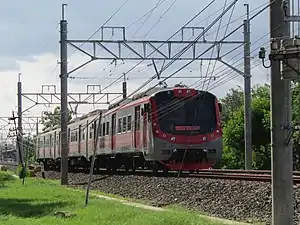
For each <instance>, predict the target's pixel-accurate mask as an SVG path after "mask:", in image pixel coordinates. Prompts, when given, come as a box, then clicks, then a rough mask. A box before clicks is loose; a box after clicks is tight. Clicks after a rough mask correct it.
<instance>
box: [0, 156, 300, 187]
mask: <svg viewBox="0 0 300 225" xmlns="http://www.w3.org/2000/svg"><path fill="white" fill-rule="evenodd" d="M0 165H3V166H6V167H7V168H8V169H10V170H14V169H16V168H17V166H18V165H17V163H14V162H1V161H0ZM70 172H71V171H70ZM78 172H79V173H80V172H83V171H78ZM151 172H152V171H150V170H149V171H147V170H136V171H135V175H139V176H151ZM86 173H88V171H86ZM99 174H108V173H107V172H106V171H105V170H101V171H99ZM114 174H116V175H125V176H126V175H131V174H132V173H131V172H126V171H122V170H121V171H117V172H115V173H114ZM177 175H178V172H176V171H174V172H170V173H169V174H168V176H170V177H176V176H177ZM159 176H165V175H162V174H160V175H159ZM180 177H194V178H204V179H205V178H206V179H224V180H245V181H260V182H271V181H272V177H271V171H270V170H224V169H209V170H200V171H198V172H197V173H185V172H183V173H182V174H181V176H180ZM293 181H294V184H300V171H294V172H293Z"/></svg>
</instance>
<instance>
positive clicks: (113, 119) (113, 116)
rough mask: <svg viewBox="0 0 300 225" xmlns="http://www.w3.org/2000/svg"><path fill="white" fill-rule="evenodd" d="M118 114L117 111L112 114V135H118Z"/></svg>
mask: <svg viewBox="0 0 300 225" xmlns="http://www.w3.org/2000/svg"><path fill="white" fill-rule="evenodd" d="M116 120H117V115H116V113H114V114H113V115H112V116H111V134H112V135H116V128H117V121H116Z"/></svg>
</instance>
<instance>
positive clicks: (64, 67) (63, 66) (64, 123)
mask: <svg viewBox="0 0 300 225" xmlns="http://www.w3.org/2000/svg"><path fill="white" fill-rule="evenodd" d="M65 6H66V4H62V20H61V21H60V85H61V114H60V121H61V185H67V184H68V153H69V141H68V62H67V60H68V51H67V33H68V30H67V29H68V28H67V20H65V15H64V9H65Z"/></svg>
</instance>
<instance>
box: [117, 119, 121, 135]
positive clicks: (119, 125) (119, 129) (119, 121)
mask: <svg viewBox="0 0 300 225" xmlns="http://www.w3.org/2000/svg"><path fill="white" fill-rule="evenodd" d="M121 132H122V118H119V119H118V133H121Z"/></svg>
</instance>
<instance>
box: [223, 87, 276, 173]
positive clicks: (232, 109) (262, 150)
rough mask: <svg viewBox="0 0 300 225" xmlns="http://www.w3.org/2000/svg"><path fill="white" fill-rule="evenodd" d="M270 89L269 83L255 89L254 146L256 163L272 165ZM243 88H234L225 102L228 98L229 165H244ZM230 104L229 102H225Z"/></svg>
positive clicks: (225, 161)
mask: <svg viewBox="0 0 300 225" xmlns="http://www.w3.org/2000/svg"><path fill="white" fill-rule="evenodd" d="M269 93H270V89H269V86H268V85H264V86H255V87H254V88H253V91H252V96H253V97H252V149H253V167H254V168H256V169H270V166H271V164H270V162H271V159H270V156H271V154H270V97H269ZM241 100H242V98H241V89H240V88H239V89H235V90H234V89H231V90H230V93H229V94H227V95H226V97H225V98H224V99H223V102H227V103H228V104H229V106H227V110H228V111H225V116H224V117H225V121H226V123H225V124H224V127H223V137H224V152H223V160H222V165H223V167H225V168H232V169H239V168H244V156H245V154H244V144H245V141H244V108H243V103H241ZM224 107H226V105H225V106H224Z"/></svg>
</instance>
